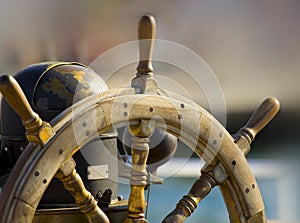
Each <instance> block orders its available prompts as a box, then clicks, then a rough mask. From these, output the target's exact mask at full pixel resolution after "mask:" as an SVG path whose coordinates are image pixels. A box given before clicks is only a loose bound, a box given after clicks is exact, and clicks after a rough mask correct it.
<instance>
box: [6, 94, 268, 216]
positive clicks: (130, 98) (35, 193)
mask: <svg viewBox="0 0 300 223" xmlns="http://www.w3.org/2000/svg"><path fill="white" fill-rule="evenodd" d="M91 99H92V100H96V104H92V105H91V103H90V102H89V103H88V102H87V101H88V100H87V101H84V102H82V103H81V106H80V109H81V111H84V112H81V113H80V112H77V113H78V116H76V117H73V118H71V116H69V117H68V116H66V114H64V116H60V117H59V118H57V119H56V121H55V122H56V123H53V124H54V126H53V128H54V129H56V135H55V136H54V137H53V138H52V139H51V140H50V141H49V142H48V143H47V144H46V145H45V146H44V147H43V148H42V147H40V146H39V145H34V144H29V145H28V148H29V149H26V150H25V152H24V155H22V159H21V160H20V161H18V163H17V165H16V168H15V169H14V171H13V173H12V175H11V177H10V180H9V181H8V183H12V182H13V185H11V186H10V190H9V192H10V194H9V196H6V197H4V198H3V202H1V203H2V205H3V204H5V207H3V208H1V211H0V214H1V216H2V221H3V222H14V218H15V217H16V216H23V217H24V222H31V220H32V218H33V216H34V212H35V209H36V207H37V205H38V202H39V200H40V198H41V196H42V195H43V192H44V191H45V190H46V188H47V186H48V183H49V182H50V181H51V179H52V178H53V176H54V174H55V173H56V171H57V170H58V169H59V167H60V164H61V163H62V162H63V161H64V160H65V159H67V158H68V157H70V156H72V155H73V154H74V153H75V152H76V151H77V150H78V149H80V148H81V147H82V146H83V145H84V144H85V143H86V142H88V141H89V140H90V139H92V138H93V137H95V136H96V135H98V134H99V133H103V132H106V131H109V130H111V129H112V128H113V127H122V126H126V125H128V123H129V122H130V123H132V122H136V121H138V120H141V119H155V121H156V122H157V126H158V127H160V125H161V124H162V125H164V124H166V125H167V131H168V132H169V133H171V134H174V135H175V136H176V137H180V139H181V140H182V141H183V142H184V143H186V144H187V145H189V146H190V147H192V146H194V145H191V142H197V144H196V147H195V152H196V153H197V155H198V156H199V157H202V158H204V159H210V156H211V155H212V154H213V156H214V154H215V155H216V156H215V157H214V158H213V159H211V160H210V161H211V162H212V163H213V162H215V163H217V162H218V161H220V162H221V163H222V165H223V166H224V168H225V170H226V172H227V174H228V175H229V177H228V178H227V179H226V180H225V181H224V182H223V183H222V184H221V185H220V189H221V191H222V194H223V197H224V200H225V203H226V206H227V210H228V213H229V216H230V221H231V222H264V221H265V214H264V205H263V202H262V198H261V195H260V191H259V189H258V186H257V183H256V180H255V178H254V176H253V174H252V172H251V170H250V168H249V166H248V163H247V160H246V158H245V157H244V155H243V153H242V152H241V151H240V150H239V148H238V147H237V145H235V143H234V141H233V139H232V137H231V136H230V135H229V134H228V133H227V131H226V130H225V129H224V128H223V127H222V126H221V125H220V124H219V123H218V122H217V121H216V120H215V119H214V118H213V117H212V116H211V115H210V114H209V113H208V112H207V111H205V110H204V109H203V108H202V107H201V106H197V107H196V106H195V104H194V103H193V102H189V103H185V109H182V108H181V104H182V102H180V101H178V100H176V99H173V98H167V97H163V96H149V95H136V94H132V95H121V96H116V97H108V96H106V97H105V96H104V97H98V98H96V97H93V98H91ZM124 102H126V103H127V105H128V106H127V107H129V108H131V111H130V112H129V113H127V116H124V112H125V111H124V106H123V105H124ZM149 107H152V108H153V111H152V112H150V111H149ZM77 109H79V108H77ZM70 111H71V110H70ZM72 111H73V112H74V113H75V114H76V109H75V110H74V108H73V110H72ZM178 111H180V115H181V116H180V117H181V118H179V116H178V115H179V114H178ZM79 113H80V114H79ZM191 113H192V114H194V115H195V114H196V116H197V117H196V119H198V120H199V121H198V123H195V122H187V121H186V120H187V119H185V117H189V115H190V114H191ZM65 117H68V118H65ZM158 117H159V118H158ZM63 119H64V124H63V125H62V124H61V123H60V121H58V120H63ZM162 120H163V121H164V122H162ZM83 122H85V123H86V124H85V126H86V127H85V128H84V131H82V130H83V127H82V123H83ZM56 126H59V128H57V127H56ZM95 126H96V130H95V129H94V127H95ZM195 129H199V136H197V135H194V134H193V133H194V132H195ZM87 133H88V134H87ZM218 138H220V139H218ZM66 139H68V140H67V141H68V143H67V144H66V143H65V142H66ZM214 140H218V141H217V143H215V141H214ZM64 143H65V145H64ZM29 153H31V154H29ZM233 160H234V161H235V165H234V166H233V165H232V161H233ZM45 167H47V168H45ZM49 167H51V168H49ZM16 171H18V172H16ZM249 182H251V183H250V184H249ZM252 185H254V189H253V186H252ZM253 219H255V220H253ZM18 220H19V219H18ZM22 222H23V221H22Z"/></svg>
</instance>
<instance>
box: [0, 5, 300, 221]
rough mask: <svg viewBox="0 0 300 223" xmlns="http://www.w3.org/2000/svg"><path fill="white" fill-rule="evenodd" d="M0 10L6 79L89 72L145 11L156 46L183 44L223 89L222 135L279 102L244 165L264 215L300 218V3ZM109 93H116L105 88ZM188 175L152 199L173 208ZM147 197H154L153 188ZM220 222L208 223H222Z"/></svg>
mask: <svg viewBox="0 0 300 223" xmlns="http://www.w3.org/2000/svg"><path fill="white" fill-rule="evenodd" d="M0 3H1V5H0V18H1V19H0V32H1V34H0V74H3V73H10V74H13V73H15V72H17V71H18V70H20V69H21V68H22V67H24V66H28V65H30V64H32V63H37V62H41V61H49V60H51V61H58V60H59V61H79V62H81V63H84V64H87V65H89V64H90V63H91V62H92V61H94V60H95V59H96V58H97V57H98V56H99V55H101V54H103V53H104V52H106V51H107V50H109V49H111V48H112V47H116V46H118V45H119V44H123V43H126V42H128V41H134V40H136V39H137V31H136V30H137V24H138V21H139V18H140V17H141V16H142V15H143V14H145V13H150V14H152V15H154V16H155V18H156V21H157V32H156V37H157V39H163V40H168V41H173V42H176V43H179V44H182V45H184V46H186V47H187V48H189V49H191V50H193V51H195V52H196V53H197V54H198V55H199V56H201V57H202V58H203V60H204V61H205V62H206V63H207V64H208V65H209V67H210V68H211V69H212V71H213V72H214V74H215V76H216V78H217V80H218V81H219V84H220V86H221V89H222V91H223V95H224V99H225V103H226V107H227V114H226V115H227V124H226V128H227V129H228V131H229V132H230V133H235V132H236V131H237V130H238V129H239V128H240V127H242V125H243V124H244V123H245V122H246V121H247V119H248V118H249V116H250V115H251V113H252V112H253V111H254V110H255V109H256V107H257V106H258V105H259V104H260V103H261V102H262V101H263V100H264V99H265V98H266V97H268V96H274V97H276V98H277V99H278V100H279V101H280V103H281V111H280V113H279V115H278V116H277V117H276V118H275V119H274V121H273V122H271V124H270V125H268V126H267V127H266V128H265V129H264V130H263V131H262V133H261V134H259V135H258V136H257V138H256V141H255V142H254V143H253V146H252V147H253V150H252V151H251V152H250V154H249V155H248V157H249V159H250V164H251V165H252V166H253V169H254V173H255V174H256V176H257V177H258V182H259V184H260V185H261V190H262V192H263V197H264V199H265V200H266V206H267V215H268V217H269V218H273V219H281V220H285V221H296V220H297V219H300V214H299V212H298V211H297V210H296V209H297V207H299V206H300V203H299V197H300V196H299V192H298V189H297V185H298V184H299V183H300V180H299V179H300V177H299V171H298V170H299V167H300V164H299V155H300V152H299V151H300V148H299V147H300V146H299V145H300V137H299V134H300V131H299V126H300V118H299V113H300V87H299V83H300V73H299V70H300V66H299V64H300V1H298V0H285V1H282V0H252V1H246V0H209V1H208V0H185V1H183V0H172V1H171V0H165V1H158V0H153V1H143V0H128V1H121V0H119V1H115V0H113V1H108V0H107V1H103V0H101V1H100V0H98V1H96V0H91V1H81V0H51V1H50V0H48V1H46V0H23V1H16V0H10V1H5V0H0ZM137 53H138V52H137ZM154 69H155V67H154ZM127 70H128V69H127ZM158 72H159V71H158ZM160 72H161V71H160ZM134 74H135V71H134V70H132V76H133V75H134ZM173 75H174V76H176V75H179V74H176V72H175V74H173ZM120 78H121V77H120V76H118V79H120ZM123 81H124V83H126V82H128V81H129V80H127V79H126V80H123ZM179 81H180V77H179ZM181 81H182V82H184V81H185V80H184V79H182V80H181ZM179 84H180V83H179ZM109 87H120V86H118V85H116V81H110V82H109ZM185 90H186V91H187V92H188V93H189V95H191V97H192V98H193V99H194V100H195V101H196V102H197V103H199V104H202V101H201V100H200V99H199V98H201V97H199V92H197V91H195V90H194V89H193V88H188V87H187V89H185ZM204 107H205V102H204ZM183 150H184V149H183ZM181 155H182V154H179V155H178V156H179V157H180V156H181ZM191 168H192V169H193V167H191ZM263 170H264V171H263ZM196 172H197V171H196ZM197 173H198V172H197ZM182 177H183V178H182ZM194 177H195V175H192V176H184V175H178V176H174V177H173V178H170V179H167V180H166V184H167V185H165V187H164V188H165V189H162V188H163V187H162V186H159V187H158V189H157V191H156V192H157V193H161V192H162V191H163V190H166V188H169V189H167V190H168V191H169V192H170V193H169V194H168V195H166V196H169V197H172V198H174V197H175V198H174V200H176V201H177V200H178V199H180V198H181V196H182V195H183V194H184V193H186V192H187V190H188V189H189V185H191V184H192V182H193V181H194V179H196V178H194ZM178 181H180V182H182V185H179V187H180V188H181V191H180V192H178V193H177V192H176V190H175V189H176V188H174V187H173V185H174V184H176V185H178V183H176V182H178ZM174 182H175V183H174ZM168 184H169V187H168ZM170 185H171V186H170ZM170 187H172V190H174V191H173V192H174V194H176V196H175V195H174V194H173V193H172V191H170ZM151 196H152V197H155V189H153V193H151ZM213 196H216V197H220V194H218V192H215V194H214V195H212V197H213ZM156 198H157V197H156ZM156 198H154V199H156ZM218 199H220V200H221V198H218ZM166 200H168V201H170V199H169V198H166ZM154 201H155V200H154ZM176 201H174V202H175V203H176ZM155 202H158V203H160V202H162V201H155ZM206 202H207V203H208V206H207V208H206V209H205V208H204V207H202V206H201V210H202V211H201V212H202V213H200V211H199V212H197V214H198V213H199V215H197V216H199V218H201V219H204V220H206V222H209V221H207V220H208V219H207V217H204V216H206V215H205V213H207V215H208V216H211V217H212V216H214V215H216V216H221V217H224V214H223V213H225V211H223V212H222V210H225V207H224V204H223V203H222V201H220V202H219V201H216V200H214V199H211V200H207V201H204V202H203V203H206ZM175 203H174V205H175ZM217 203H218V204H219V205H221V207H220V208H217V209H216V207H215V206H213V205H215V204H217ZM162 205H163V206H166V210H165V209H162V208H160V209H159V210H157V209H155V208H153V209H151V206H150V210H149V214H151V213H152V215H153V216H156V215H157V216H158V215H160V213H159V214H158V213H157V211H164V213H167V212H168V211H170V210H171V209H172V207H171V205H168V204H163V203H162ZM154 206H155V205H153V206H152V207H154ZM217 207H219V206H217ZM218 210H220V213H219V211H218ZM151 211H152V212H151ZM216 212H217V213H216ZM203 213H204V214H203ZM225 215H226V214H225ZM158 217H159V219H161V218H162V216H158ZM197 218H198V217H197ZM194 219H195V218H194ZM220 219H222V218H217V220H216V219H212V220H211V222H212V221H215V222H223V221H222V220H220ZM155 221H156V220H154V219H152V222H155ZM187 222H198V220H197V221H196V220H190V221H187ZM199 222H200V221H199ZM224 222H228V220H227V219H226V220H224Z"/></svg>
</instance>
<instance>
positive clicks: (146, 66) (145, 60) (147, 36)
mask: <svg viewBox="0 0 300 223" xmlns="http://www.w3.org/2000/svg"><path fill="white" fill-rule="evenodd" d="M155 31H156V24H155V19H154V17H153V16H152V15H144V16H143V17H142V18H141V19H140V22H139V26H138V37H139V51H140V60H139V64H138V67H137V76H141V75H145V76H151V75H153V66H152V52H153V46H154V37H155Z"/></svg>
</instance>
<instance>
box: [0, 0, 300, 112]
mask: <svg viewBox="0 0 300 223" xmlns="http://www.w3.org/2000/svg"><path fill="white" fill-rule="evenodd" d="M0 3H1V5H0V31H1V34H0V66H1V69H0V73H14V72H16V71H17V70H19V69H20V68H22V67H24V66H27V65H29V64H32V63H36V62H40V61H44V60H77V61H79V62H82V63H85V64H87V65H88V64H90V63H91V62H92V61H93V60H94V59H95V58H96V57H97V56H99V55H100V54H102V53H103V52H105V51H107V50H109V49H110V48H112V47H114V46H117V45H119V44H122V43H125V42H128V41H133V40H136V39H137V32H136V30H137V24H138V20H139V18H140V17H141V16H142V15H143V14H145V13H150V14H152V15H154V16H155V18H156V21H157V32H156V37H157V38H158V39H164V40H169V41H174V42H177V43H180V44H182V45H184V46H186V47H188V48H190V49H192V50H194V51H195V52H196V53H197V54H199V55H200V56H201V57H202V58H203V59H204V60H205V62H206V63H207V64H208V65H209V66H210V68H211V69H212V70H213V72H214V73H215V75H216V77H217V79H218V81H219V82H220V85H221V87H222V90H223V92H224V96H225V102H226V106H227V109H228V111H240V110H248V109H254V108H255V107H256V106H257V105H258V104H259V103H260V102H261V101H262V100H263V99H264V98H265V97H267V96H275V97H277V98H278V99H279V100H280V102H281V105H282V108H283V109H288V110H296V109H299V108H300V87H299V83H300V74H299V72H300V69H299V68H300V66H299V64H300V1H298V0H251V1H247V0H164V1H158V0H154V1H143V0H128V1H121V0H119V1H112V0H110V1H109V0H107V1H99V0H97V1H96V0H94V1H81V0H48V1H46V0H23V1H17V0H10V1H8V0H0ZM134 74H135V71H134V70H133V72H132V75H134ZM175 75H176V73H175ZM178 75H179V74H178ZM119 78H120V77H119ZM126 81H128V80H126ZM182 81H183V82H184V81H185V80H184V79H183V80H182ZM113 87H118V86H113ZM188 90H189V91H190V94H192V96H193V97H194V98H196V100H197V90H195V89H193V88H191V89H188ZM197 102H198V103H201V102H200V101H197Z"/></svg>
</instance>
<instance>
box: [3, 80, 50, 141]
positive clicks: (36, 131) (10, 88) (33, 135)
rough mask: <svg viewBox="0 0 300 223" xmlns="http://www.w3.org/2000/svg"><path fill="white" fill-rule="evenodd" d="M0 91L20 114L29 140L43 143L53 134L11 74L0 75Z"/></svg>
mask: <svg viewBox="0 0 300 223" xmlns="http://www.w3.org/2000/svg"><path fill="white" fill-rule="evenodd" d="M0 91H1V93H2V96H3V98H4V99H5V100H6V101H7V103H8V104H9V105H10V106H11V107H12V108H13V109H14V110H15V112H16V113H17V114H18V115H19V116H20V118H21V120H22V123H23V125H24V127H25V129H26V133H25V135H26V138H27V140H28V141H29V142H36V143H39V144H42V145H45V144H46V142H47V141H48V140H49V139H50V138H51V137H52V136H53V135H54V131H53V130H52V127H51V126H50V125H49V124H48V123H47V122H43V121H42V120H41V118H40V117H39V115H38V114H37V113H35V112H34V111H33V110H32V108H31V107H30V105H29V102H28V101H27V99H26V97H25V95H24V93H23V91H22V89H21V87H20V86H19V84H18V82H17V81H16V80H15V79H14V78H13V76H11V75H2V76H1V77H0Z"/></svg>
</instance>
